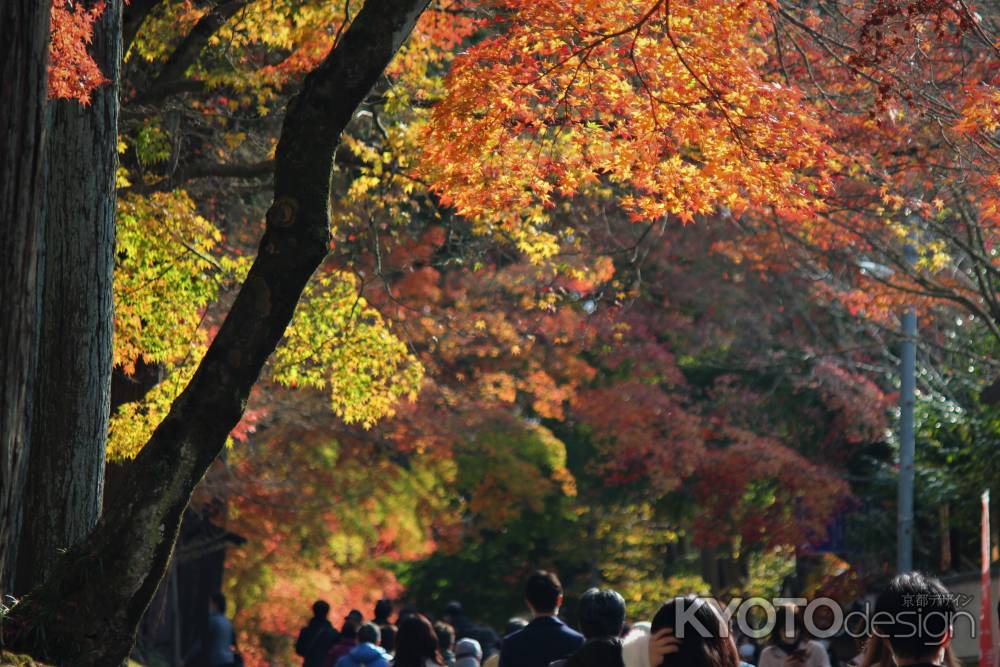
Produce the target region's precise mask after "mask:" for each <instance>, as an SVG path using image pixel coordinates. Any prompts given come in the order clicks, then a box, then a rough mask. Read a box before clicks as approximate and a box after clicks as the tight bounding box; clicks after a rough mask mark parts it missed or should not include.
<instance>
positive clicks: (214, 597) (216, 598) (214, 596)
mask: <svg viewBox="0 0 1000 667" xmlns="http://www.w3.org/2000/svg"><path fill="white" fill-rule="evenodd" d="M208 597H209V599H210V600H211V601H212V604H214V605H215V608H216V609H218V610H219V613H220V614H225V613H226V596H225V595H223V594H222V591H215V592H213V593H211V594H209V596H208Z"/></svg>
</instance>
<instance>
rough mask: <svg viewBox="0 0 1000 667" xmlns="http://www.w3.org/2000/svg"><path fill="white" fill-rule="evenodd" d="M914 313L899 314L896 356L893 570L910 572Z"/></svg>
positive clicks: (909, 258)
mask: <svg viewBox="0 0 1000 667" xmlns="http://www.w3.org/2000/svg"><path fill="white" fill-rule="evenodd" d="M903 252H904V255H905V257H906V262H907V264H909V266H911V267H912V266H914V265H915V264H916V261H917V251H916V249H915V248H914V247H913V244H912V243H907V244H906V247H905V248H904V250H903ZM916 341H917V313H916V310H915V309H914V308H913V306H910V307H909V308H907V309H906V312H905V313H903V349H902V353H901V355H900V357H901V358H900V361H901V368H900V381H899V496H898V503H899V507H898V516H897V524H896V527H897V553H896V569H897V570H898V571H899V572H909V571H911V570H912V569H913V458H914V452H915V449H916V442H915V439H914V434H913V407H914V404H915V403H916V370H917V368H916V367H917V349H916Z"/></svg>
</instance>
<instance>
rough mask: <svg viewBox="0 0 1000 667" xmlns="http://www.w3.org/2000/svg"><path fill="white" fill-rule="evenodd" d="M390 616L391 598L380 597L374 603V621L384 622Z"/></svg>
mask: <svg viewBox="0 0 1000 667" xmlns="http://www.w3.org/2000/svg"><path fill="white" fill-rule="evenodd" d="M390 616H392V600H386V599H382V600H379V601H378V602H376V603H375V620H376V621H380V622H382V623H386V622H388V621H389V617H390Z"/></svg>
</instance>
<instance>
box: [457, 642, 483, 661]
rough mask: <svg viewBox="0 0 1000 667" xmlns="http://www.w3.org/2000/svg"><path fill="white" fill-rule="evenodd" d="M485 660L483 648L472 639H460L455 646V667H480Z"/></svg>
mask: <svg viewBox="0 0 1000 667" xmlns="http://www.w3.org/2000/svg"><path fill="white" fill-rule="evenodd" d="M482 659H483V647H482V646H480V645H479V642H478V641H476V640H475V639H472V638H471V637H466V638H465V639H459V640H458V643H457V644H455V667H479V663H480V662H481V661H482Z"/></svg>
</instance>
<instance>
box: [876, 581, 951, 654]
mask: <svg viewBox="0 0 1000 667" xmlns="http://www.w3.org/2000/svg"><path fill="white" fill-rule="evenodd" d="M957 611H958V609H957V607H956V606H955V600H954V598H953V597H952V595H951V594H950V593H949V592H948V589H947V588H945V587H944V584H942V583H941V582H940V581H938V580H937V579H935V578H934V577H928V576H926V575H924V574H922V573H920V572H906V573H904V574H900V575H897V576H896V577H894V578H893V580H892V581H890V582H889V585H888V586H887V587H886V589H885V590H884V591H882V593H881V594H879V596H878V598H877V599H876V601H875V614H874V615H873V617H872V631H873V632H874V633H875V634H876V635H878V636H880V637H884V638H885V639H886V640H887V641H888V642H889V647H890V648H891V649H892V654H893V657H894V658H895V661H896V664H903V663H907V662H933V663H938V664H941V663H942V661H943V660H944V657H945V651H946V649H947V648H948V645H949V644H950V643H951V636H952V621H953V620H954V617H955V613H956V612H957Z"/></svg>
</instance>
